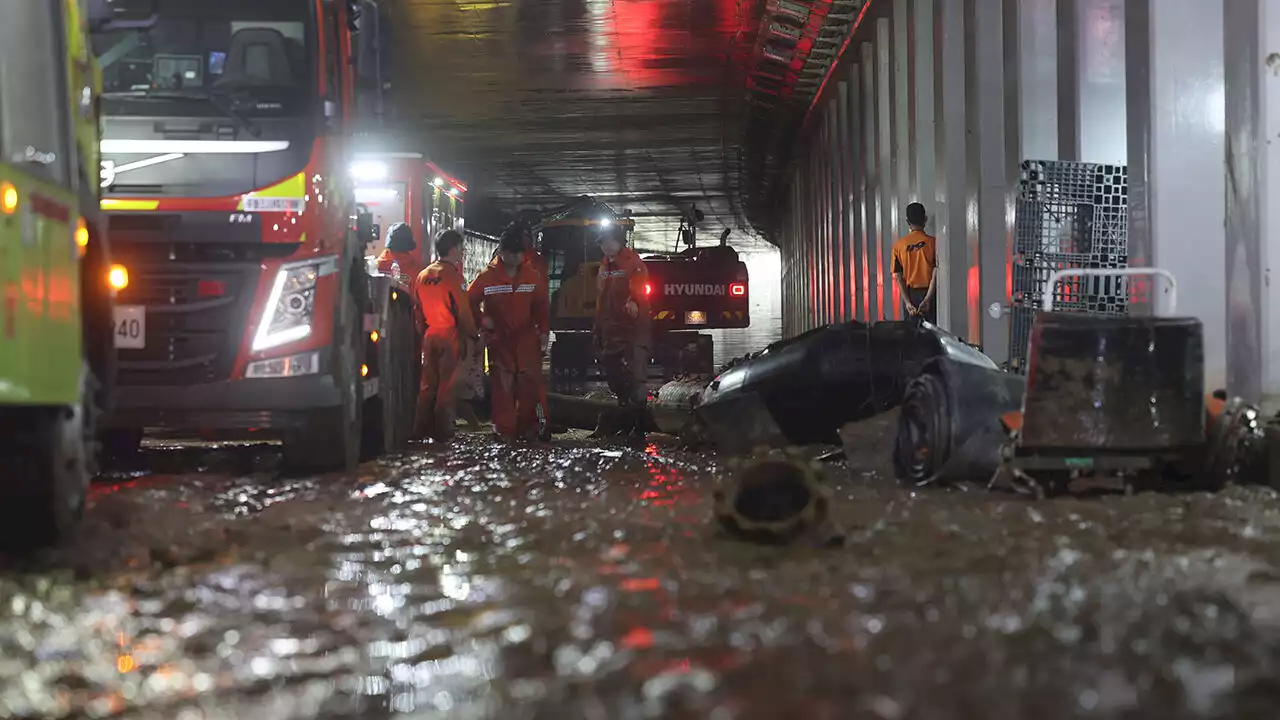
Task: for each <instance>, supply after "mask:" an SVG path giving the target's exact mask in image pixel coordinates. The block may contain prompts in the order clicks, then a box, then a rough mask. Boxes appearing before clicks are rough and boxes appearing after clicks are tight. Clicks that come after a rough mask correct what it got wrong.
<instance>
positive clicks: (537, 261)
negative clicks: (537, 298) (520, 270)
mask: <svg viewBox="0 0 1280 720" xmlns="http://www.w3.org/2000/svg"><path fill="white" fill-rule="evenodd" d="M508 231H509V232H513V233H519V234H520V240H521V242H523V243H524V261H525V263H526V264H528V265H531V266H533V269H534V270H537V271H538V274H539V275H541V276H542V277H543V278H546V277H547V258H546V257H544V256H543V254H542V253H540V252H538V248H537V247H535V246H534V240H533V230H532V229H531V228H530V227H529V226H528V225H527V224H526V223H524V222H523V221H519V220H517V221H516V222H513V223H511V224H510V225H508V226H507V229H506V230H505V231H504V232H508ZM497 266H498V256H497V254H496V253H495V254H494V256H493V259H492V260H490V261H489V267H497Z"/></svg>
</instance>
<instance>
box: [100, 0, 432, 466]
mask: <svg viewBox="0 0 1280 720" xmlns="http://www.w3.org/2000/svg"><path fill="white" fill-rule="evenodd" d="M111 7H112V9H113V12H114V15H115V17H114V18H113V22H112V24H111V25H110V26H109V27H108V28H106V29H103V30H102V31H99V32H96V33H94V38H93V42H94V50H95V53H96V55H97V57H98V60H99V64H100V65H101V66H102V72H103V83H104V92H103V115H104V133H103V136H104V137H103V140H102V145H101V149H102V171H101V185H102V188H103V200H102V209H103V210H104V212H105V215H106V218H107V227H108V234H109V236H110V238H111V242H112V245H113V248H114V252H115V254H116V256H117V257H116V258H115V259H116V261H118V262H119V263H121V264H122V265H124V266H125V267H126V268H127V270H128V272H129V274H130V278H131V282H130V284H129V286H128V288H126V289H125V290H123V291H122V292H121V293H120V295H119V297H118V302H117V306H116V308H115V324H116V328H117V331H116V332H115V346H116V348H117V350H118V353H119V380H118V385H117V392H116V394H115V408H114V411H113V412H112V413H111V415H110V416H109V418H108V419H107V423H108V425H109V426H110V427H111V428H112V432H111V433H110V434H109V435H108V436H107V439H108V441H109V445H110V448H109V449H111V450H113V451H115V453H117V454H118V453H122V452H128V451H130V450H132V449H133V448H136V447H137V445H138V443H139V442H140V439H141V437H142V432H143V430H144V429H150V428H164V429H169V430H181V431H187V430H197V431H206V430H207V431H212V432H226V431H246V430H257V431H263V432H264V433H274V434H277V435H279V436H280V437H281V438H282V439H283V440H284V453H283V456H284V457H283V459H284V463H285V465H286V466H287V467H288V468H290V469H300V470H328V469H353V468H354V467H355V466H356V464H357V463H358V462H359V460H360V459H361V458H362V457H369V456H372V455H376V454H378V453H381V452H385V451H391V450H395V449H397V448H400V447H402V446H403V445H404V443H405V442H407V439H408V437H407V434H408V432H409V430H410V429H411V424H412V416H413V409H414V395H415V394H416V386H417V383H416V378H415V377H414V376H413V375H414V371H413V359H414V357H415V355H416V354H415V353H414V351H413V343H415V342H417V338H416V333H415V330H414V320H413V317H414V314H413V307H412V302H413V298H412V294H411V293H409V292H407V291H406V289H405V287H404V286H403V285H401V284H398V282H397V280H396V279H395V278H389V277H385V276H382V275H379V274H376V273H370V272H369V269H368V267H367V264H366V262H365V259H364V255H365V248H366V244H367V243H368V242H369V241H370V240H371V239H372V238H374V237H375V234H374V228H373V218H372V216H371V215H370V214H369V213H367V212H360V211H358V209H357V205H356V202H355V196H354V180H353V178H352V177H351V170H352V168H351V162H352V143H353V138H354V137H356V136H357V135H360V134H364V135H368V134H370V133H374V132H376V131H377V129H378V127H379V126H380V121H381V117H382V112H381V110H382V93H383V89H384V87H385V86H386V82H385V74H386V73H385V72H384V59H385V56H384V54H383V53H381V52H380V49H381V46H382V43H383V38H382V37H381V33H380V31H379V15H378V8H377V5H376V3H374V2H371V1H370V0H363V1H361V0H218V1H217V2H209V1H207V0H112V2H111ZM261 436H262V435H259V437H261Z"/></svg>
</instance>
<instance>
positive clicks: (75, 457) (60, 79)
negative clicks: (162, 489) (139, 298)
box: [0, 0, 127, 549]
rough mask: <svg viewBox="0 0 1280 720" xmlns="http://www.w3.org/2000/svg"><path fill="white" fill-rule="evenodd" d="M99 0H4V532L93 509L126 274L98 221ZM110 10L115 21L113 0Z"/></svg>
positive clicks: (0, 360) (62, 523)
mask: <svg viewBox="0 0 1280 720" xmlns="http://www.w3.org/2000/svg"><path fill="white" fill-rule="evenodd" d="M88 1H89V0H0V18H3V22H0V67H3V68H4V71H3V72H0V515H3V517H0V541H2V542H3V543H4V545H6V546H8V548H9V549H15V548H20V549H30V548H34V547H40V546H45V545H48V544H52V543H54V542H56V541H57V540H59V539H60V538H61V537H62V536H63V535H64V534H65V533H66V532H67V531H68V530H70V529H72V528H73V527H74V525H75V524H76V523H77V521H78V520H79V518H80V515H81V513H82V511H83V507H84V501H85V496H86V494H87V491H88V486H89V480H90V478H91V477H92V475H93V473H94V472H95V467H96V451H95V448H96V447H97V443H96V442H95V430H96V422H97V419H98V416H99V415H100V414H101V412H102V411H103V409H104V407H105V405H106V401H107V400H109V398H110V393H111V387H110V385H111V382H112V380H113V377H114V366H115V350H114V349H113V345H112V342H111V340H112V332H113V328H112V327H111V317H112V312H111V305H112V302H113V298H114V289H113V284H114V285H115V286H116V287H119V286H122V285H124V284H126V283H127V278H126V277H124V274H123V268H116V269H114V270H113V269H112V267H111V264H110V256H109V253H108V249H107V247H106V246H105V239H104V234H103V233H101V232H100V231H99V220H98V218H99V195H100V192H99V187H100V184H101V180H100V177H99V176H100V169H99V160H98V141H99V130H98V113H97V106H98V87H99V82H100V74H99V73H98V71H97V66H96V64H95V61H94V58H93V55H92V52H91V48H90V47H89V44H88V30H89V28H88V23H89V8H88V6H87V5H86V3H87V2H88ZM102 7H103V11H102V12H101V13H100V14H101V15H102V16H103V17H102V18H101V21H102V22H106V21H109V19H110V18H109V13H110V10H109V5H104V6H102Z"/></svg>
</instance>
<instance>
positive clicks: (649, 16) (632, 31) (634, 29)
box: [603, 0, 664, 85]
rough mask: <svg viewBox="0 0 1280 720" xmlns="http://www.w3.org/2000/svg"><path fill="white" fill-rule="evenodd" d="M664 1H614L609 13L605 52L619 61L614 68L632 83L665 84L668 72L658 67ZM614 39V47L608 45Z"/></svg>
mask: <svg viewBox="0 0 1280 720" xmlns="http://www.w3.org/2000/svg"><path fill="white" fill-rule="evenodd" d="M661 6H662V3H660V2H654V1H653V0H614V2H612V3H610V8H609V11H608V13H607V14H606V16H605V17H606V18H607V20H608V27H609V29H608V31H607V34H608V36H609V37H608V38H607V39H606V46H605V48H603V49H604V50H605V55H606V56H607V57H608V58H609V59H610V60H611V61H613V62H615V63H616V67H615V68H614V70H615V71H616V74H617V75H618V76H619V77H618V78H617V79H619V80H625V81H626V82H627V83H628V84H631V85H659V84H662V82H663V80H662V78H663V75H664V71H663V70H662V69H661V68H655V67H654V65H655V63H654V60H655V59H656V56H657V55H658V43H659V42H660V41H661V40H662V37H663V32H662V30H661V29H660V27H661V18H660V15H661V11H662V7H661ZM610 41H612V43H611V44H612V45H613V47H611V48H610V47H608V44H609V42H610Z"/></svg>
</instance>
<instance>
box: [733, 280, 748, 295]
mask: <svg viewBox="0 0 1280 720" xmlns="http://www.w3.org/2000/svg"><path fill="white" fill-rule="evenodd" d="M729 294H730V295H732V296H733V297H744V296H746V294H747V284H746V283H729Z"/></svg>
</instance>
